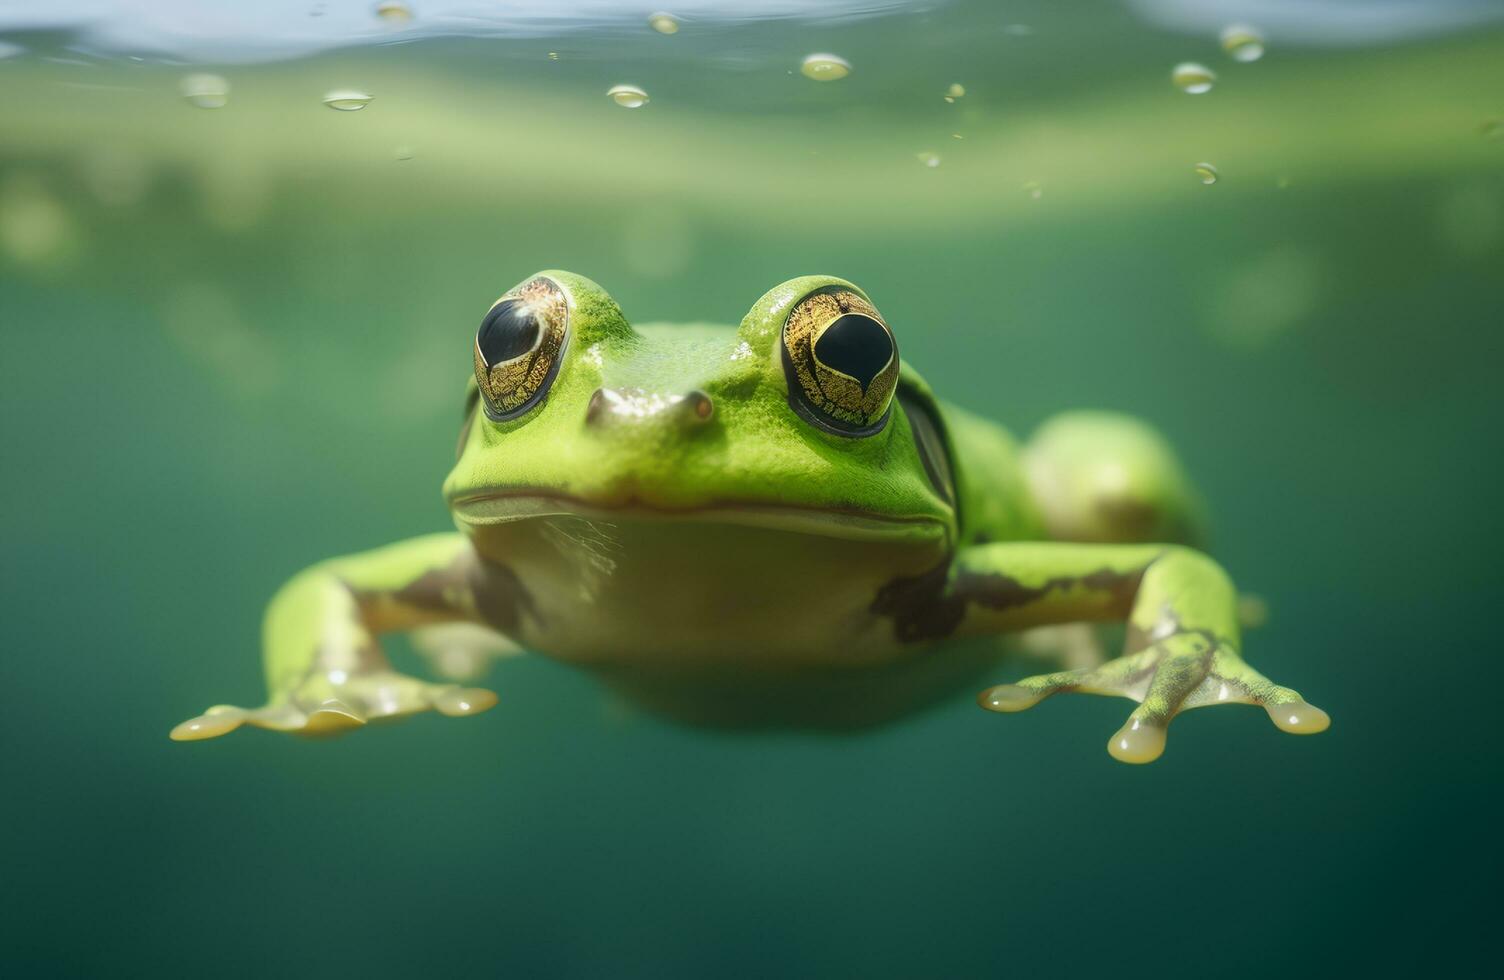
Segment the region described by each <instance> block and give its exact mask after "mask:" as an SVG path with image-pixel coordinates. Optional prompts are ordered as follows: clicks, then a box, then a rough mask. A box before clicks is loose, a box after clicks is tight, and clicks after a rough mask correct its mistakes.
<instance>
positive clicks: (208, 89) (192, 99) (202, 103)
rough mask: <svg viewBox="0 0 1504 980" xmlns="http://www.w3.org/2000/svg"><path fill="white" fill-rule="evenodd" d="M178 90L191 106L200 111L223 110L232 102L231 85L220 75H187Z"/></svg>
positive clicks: (179, 84)
mask: <svg viewBox="0 0 1504 980" xmlns="http://www.w3.org/2000/svg"><path fill="white" fill-rule="evenodd" d="M178 89H179V91H181V92H182V93H183V98H185V99H187V100H188V103H189V105H195V106H198V107H199V108H200V109H223V108H224V107H225V103H226V102H229V101H230V83H229V82H227V81H225V80H224V78H223V77H222V76H220V75H208V74H197V75H187V76H185V77H184V78H183V80H182V81H181V82H179V83H178Z"/></svg>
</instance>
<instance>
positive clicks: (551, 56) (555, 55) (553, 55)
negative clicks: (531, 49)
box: [548, 51, 559, 61]
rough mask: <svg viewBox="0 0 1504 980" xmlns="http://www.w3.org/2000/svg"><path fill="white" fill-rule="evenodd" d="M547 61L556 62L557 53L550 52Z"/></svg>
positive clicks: (557, 58)
mask: <svg viewBox="0 0 1504 980" xmlns="http://www.w3.org/2000/svg"><path fill="white" fill-rule="evenodd" d="M548 60H549V61H558V60H559V52H557V51H550V52H549V53H548Z"/></svg>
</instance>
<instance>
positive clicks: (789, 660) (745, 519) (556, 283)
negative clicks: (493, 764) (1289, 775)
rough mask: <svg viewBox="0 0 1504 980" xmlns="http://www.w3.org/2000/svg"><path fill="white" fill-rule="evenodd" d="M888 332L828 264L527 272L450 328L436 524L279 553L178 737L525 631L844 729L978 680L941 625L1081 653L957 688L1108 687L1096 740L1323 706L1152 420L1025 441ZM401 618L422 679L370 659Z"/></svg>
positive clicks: (646, 694)
mask: <svg viewBox="0 0 1504 980" xmlns="http://www.w3.org/2000/svg"><path fill="white" fill-rule="evenodd" d="M897 333H898V331H897V330H895V328H894V327H893V326H891V325H890V324H889V323H888V321H887V320H886V319H884V317H883V316H882V314H881V313H880V312H879V311H878V309H877V307H876V306H875V305H874V304H873V301H872V299H871V298H870V297H869V296H868V295H867V294H866V293H865V292H863V291H862V290H861V289H860V288H858V287H857V286H855V285H853V284H852V283H850V282H846V281H844V280H841V279H837V278H833V277H830V276H807V277H803V278H799V279H793V280H790V281H788V282H785V283H783V284H781V285H779V286H777V287H775V288H774V289H772V290H771V291H769V292H768V293H767V294H765V295H764V296H763V297H762V298H761V299H759V300H758V301H757V303H756V304H754V305H753V307H752V309H751V311H750V312H749V313H748V314H747V315H746V317H745V318H744V319H743V320H742V322H741V324H740V326H737V327H726V326H716V325H709V324H699V323H696V324H675V325H668V324H649V325H636V326H634V325H633V324H632V323H630V322H629V321H628V320H627V318H626V316H625V315H623V313H622V310H621V309H620V308H619V307H618V306H617V304H616V303H615V302H614V301H613V300H612V299H611V297H610V296H609V295H607V293H606V292H605V290H603V289H602V288H601V287H600V286H598V285H596V284H595V283H594V282H591V281H590V280H589V279H585V278H583V277H581V276H577V275H573V274H571V273H568V272H562V271H547V272H541V273H539V274H537V275H535V276H531V277H529V278H527V279H526V280H524V281H523V282H522V283H521V284H520V285H518V286H516V287H515V288H514V289H512V290H510V291H509V292H507V293H506V294H505V295H503V296H502V297H501V298H500V299H498V300H497V301H496V302H495V303H494V304H492V305H491V307H490V308H489V310H488V311H487V312H486V314H485V316H484V318H483V319H482V320H481V324H480V327H479V329H478V331H477V333H476V335H475V338H474V343H473V346H472V351H471V353H472V360H473V365H474V373H473V376H472V377H471V378H470V380H469V381H468V383H467V393H466V398H465V403H464V422H463V426H462V428H461V430H460V435H459V444H458V449H457V462H456V464H455V466H454V469H453V470H452V471H451V472H450V473H449V476H448V478H447V479H446V480H445V481H444V497H445V500H446V501H447V503H448V506H449V510H450V512H451V513H452V515H453V518H454V523H455V526H456V528H457V531H454V532H451V533H444V534H434V535H431V536H425V537H420V538H415V539H413V540H409V541H402V542H399V543H396V544H392V545H388V546H386V547H383V548H379V549H377V550H374V551H369V552H365V553H362V554H356V555H351V556H347V557H340V558H333V559H330V560H328V561H325V562H322V563H320V564H318V565H315V566H313V567H312V568H309V569H307V570H305V571H303V572H302V573H300V574H298V575H297V576H295V577H294V578H292V579H291V580H290V581H289V582H288V583H287V584H286V585H285V586H283V588H282V589H281V590H280V591H279V592H278V593H277V595H276V596H275V597H274V598H273V600H272V602H271V604H270V606H269V607H268V609H267V612H266V618H265V623H264V631H263V632H264V637H263V647H264V663H265V673H266V683H267V688H268V690H269V692H270V696H269V698H268V700H267V702H266V704H265V705H263V706H261V707H257V708H250V709H247V708H240V707H234V706H231V705H219V706H216V707H213V708H210V709H209V710H208V711H207V712H205V713H204V714H203V715H200V716H198V717H196V718H193V719H191V720H189V721H186V722H184V723H182V724H181V725H179V726H177V727H176V728H175V729H173V731H172V737H173V738H174V739H178V740H193V739H203V738H210V737H213V736H218V735H223V734H225V733H227V732H230V731H232V730H234V729H236V728H239V727H241V726H243V725H254V726H257V727H260V728H266V729H273V730H277V731H285V732H297V733H301V734H308V735H318V734H332V733H338V732H343V731H348V730H352V729H357V728H360V727H362V726H364V725H366V724H367V723H369V722H374V721H378V720H382V719H389V718H394V717H400V716H405V715H410V714H413V713H416V712H422V711H428V710H434V711H437V712H439V713H440V714H443V715H448V716H466V715H472V714H476V713H479V712H482V711H484V710H486V709H487V708H490V707H491V706H492V705H494V704H495V703H496V695H495V694H493V693H492V692H490V691H488V690H484V689H481V688H477V687H472V686H467V685H468V683H470V682H471V681H473V679H474V678H476V677H477V676H479V675H480V674H481V673H482V672H483V671H484V670H485V669H487V668H488V667H489V666H490V665H491V664H492V662H493V660H494V658H495V657H498V656H502V655H505V654H508V653H516V652H518V651H521V650H528V651H535V652H537V653H541V654H544V655H546V656H549V657H553V658H556V659H557V660H560V661H564V662H567V663H569V664H573V665H577V666H578V667H580V668H583V669H588V670H590V671H592V672H594V673H595V674H597V675H598V676H599V677H600V679H601V680H602V682H603V683H605V684H607V685H609V686H610V687H612V688H614V689H616V690H617V691H618V692H620V694H621V695H622V696H624V697H625V698H627V699H630V700H631V701H633V702H635V703H637V704H640V705H642V706H643V707H644V708H645V709H647V710H651V711H654V712H657V713H661V714H663V715H667V716H669V717H672V718H675V719H678V720H681V721H684V722H688V723H691V724H701V725H719V726H730V727H740V728H748V727H803V728H847V729H849V728H854V727H861V726H866V725H874V724H878V723H881V722H884V721H887V720H889V719H892V718H896V717H899V716H901V715H903V714H905V713H908V712H912V711H914V710H916V709H917V708H919V707H920V706H923V705H925V704H927V703H931V702H934V701H936V700H937V699H939V698H942V697H946V696H949V695H950V693H951V692H953V691H955V689H956V688H957V686H958V685H965V684H967V683H972V684H975V685H977V686H980V685H981V684H982V683H984V681H983V680H982V678H983V677H984V676H985V675H986V672H988V671H989V670H991V669H993V667H994V664H995V662H996V660H997V657H998V655H999V650H1000V648H1001V645H1000V644H998V643H995V642H985V641H972V642H966V641H965V638H967V637H998V636H1003V635H1005V634H1014V633H1020V632H1024V631H1029V632H1030V634H1031V635H1034V636H1040V635H1054V636H1056V637H1057V638H1059V639H1060V640H1061V642H1062V643H1063V644H1065V645H1066V646H1073V647H1075V649H1076V652H1077V656H1076V659H1075V662H1074V663H1072V664H1071V665H1070V666H1069V667H1068V669H1061V670H1056V671H1054V672H1049V673H1043V674H1040V675H1038V676H1033V677H1028V678H1026V679H1024V680H1020V681H1018V682H1017V683H1012V684H1001V685H996V686H992V687H989V688H987V689H986V690H983V691H982V692H981V694H980V695H979V697H978V700H979V703H980V704H981V706H982V707H984V708H987V709H990V710H992V711H996V712H1017V711H1021V710H1023V709H1026V708H1029V707H1031V706H1033V705H1035V704H1037V703H1039V702H1040V701H1042V700H1044V699H1045V698H1047V697H1049V696H1051V695H1054V694H1058V693H1061V692H1067V691H1082V692H1090V693H1095V694H1111V695H1119V696H1122V697H1127V698H1130V699H1132V700H1134V701H1136V702H1138V707H1137V708H1136V709H1134V711H1133V712H1132V714H1130V715H1129V716H1128V720H1127V723H1126V724H1125V725H1124V726H1123V727H1122V728H1121V729H1120V730H1119V731H1117V732H1116V733H1115V734H1114V735H1113V736H1112V738H1111V739H1110V740H1109V742H1108V745H1107V748H1108V751H1109V752H1110V753H1111V754H1112V755H1113V756H1114V757H1115V758H1117V759H1119V760H1122V761H1123V762H1129V763H1144V762H1150V761H1153V760H1154V759H1156V758H1158V757H1159V755H1160V754H1161V753H1162V752H1163V750H1164V746H1165V733H1166V729H1167V728H1168V726H1169V724H1170V721H1171V719H1173V718H1174V717H1175V716H1176V715H1177V714H1178V713H1179V712H1181V711H1184V710H1186V709H1188V708H1195V707H1202V706H1205V705H1215V704H1233V703H1248V704H1256V705H1260V706H1262V707H1263V708H1264V709H1265V710H1266V711H1267V712H1268V714H1269V717H1270V718H1271V719H1272V720H1273V722H1274V724H1275V725H1277V726H1278V727H1279V728H1281V729H1283V730H1285V731H1287V732H1294V733H1299V734H1305V733H1313V732H1319V731H1322V730H1323V729H1325V728H1326V727H1327V724H1328V718H1327V715H1326V714H1325V713H1324V712H1323V711H1321V710H1320V709H1319V708H1316V707H1314V706H1312V705H1310V704H1308V703H1307V702H1306V701H1305V700H1304V699H1303V698H1302V697H1301V696H1300V695H1299V694H1297V693H1296V692H1295V691H1293V690H1291V689H1290V688H1287V687H1282V686H1280V685H1277V684H1275V683H1273V682H1271V681H1270V680H1268V679H1267V678H1265V677H1264V675H1262V674H1260V673H1259V672H1258V671H1257V670H1255V669H1254V668H1253V667H1251V666H1249V665H1248V663H1247V662H1245V661H1244V659H1243V656H1242V647H1243V644H1242V640H1241V631H1240V625H1241V624H1240V621H1239V596H1238V593H1237V592H1236V590H1235V589H1234V587H1233V584H1232V582H1231V580H1230V579H1229V578H1228V576H1227V574H1226V573H1225V572H1224V571H1223V570H1222V568H1221V567H1220V566H1219V565H1218V564H1217V563H1216V562H1215V561H1213V560H1212V559H1211V558H1209V557H1207V556H1206V555H1205V554H1204V553H1202V552H1201V551H1199V550H1196V548H1195V547H1194V546H1195V544H1196V542H1197V540H1198V537H1199V529H1200V525H1201V519H1200V516H1199V514H1200V512H1199V505H1198V502H1197V501H1198V498H1197V495H1196V492H1195V491H1194V489H1193V488H1192V486H1191V485H1190V483H1189V481H1188V480H1187V478H1186V476H1185V474H1184V472H1183V470H1182V467H1181V465H1180V464H1179V462H1178V461H1177V460H1176V458H1175V456H1174V454H1173V453H1172V452H1171V451H1170V450H1169V448H1168V447H1167V445H1166V443H1165V441H1164V440H1163V439H1162V438H1161V437H1160V436H1159V435H1157V434H1156V433H1155V432H1154V431H1153V430H1152V429H1151V428H1149V427H1148V426H1146V425H1144V424H1143V423H1140V422H1137V421H1135V420H1133V419H1130V418H1127V417H1124V416H1119V415H1112V414H1106V413H1088V412H1073V413H1068V414H1064V415H1061V416H1058V417H1056V418H1054V419H1051V420H1050V421H1048V422H1046V423H1045V424H1044V425H1043V426H1042V427H1041V428H1040V429H1039V431H1038V432H1036V433H1035V434H1034V435H1033V436H1032V438H1030V439H1029V440H1028V441H1027V442H1024V443H1020V442H1019V441H1017V440H1015V439H1014V438H1013V437H1012V436H1010V435H1009V434H1008V432H1006V431H1005V430H1004V429H1002V428H1000V427H999V426H997V425H994V424H992V423H991V422H989V421H986V420H984V419H982V418H979V417H977V416H975V415H973V414H971V413H969V412H967V411H964V410H962V409H960V408H958V407H955V406H953V405H950V404H948V403H945V402H942V401H940V400H939V399H937V398H936V396H935V394H934V393H933V391H932V390H931V389H930V387H929V385H927V384H926V383H925V381H924V379H923V378H922V377H920V375H919V374H918V373H917V372H916V371H915V370H914V369H913V368H912V367H911V366H910V365H909V364H908V363H907V362H906V361H903V360H901V359H900V357H899V348H898V340H897ZM1080 623H1087V624H1105V623H1119V624H1122V628H1121V637H1122V639H1121V643H1122V651H1121V654H1120V655H1119V656H1117V657H1115V658H1112V659H1105V658H1100V657H1096V658H1094V657H1092V656H1091V655H1090V653H1091V651H1090V647H1089V645H1082V644H1076V643H1065V640H1066V637H1067V635H1068V634H1067V633H1066V632H1065V631H1068V630H1070V629H1082V628H1088V629H1091V627H1072V626H1064V625H1063V624H1080ZM1048 628H1053V629H1055V630H1057V631H1060V632H1057V633H1055V634H1043V633H1041V630H1042V629H1048ZM397 631H410V632H411V634H412V637H413V642H414V645H415V646H416V647H417V648H418V649H419V650H420V651H423V652H425V653H426V654H428V655H429V656H430V657H431V658H432V660H433V664H434V666H435V668H436V672H437V674H438V676H439V677H440V679H438V680H425V679H420V678H417V677H413V676H409V675H407V674H404V673H401V672H398V671H397V670H395V669H394V668H393V666H392V665H391V663H390V662H389V661H388V659H387V658H386V656H385V655H384V653H383V651H382V648H381V644H380V637H381V636H382V635H383V634H386V633H392V632H397Z"/></svg>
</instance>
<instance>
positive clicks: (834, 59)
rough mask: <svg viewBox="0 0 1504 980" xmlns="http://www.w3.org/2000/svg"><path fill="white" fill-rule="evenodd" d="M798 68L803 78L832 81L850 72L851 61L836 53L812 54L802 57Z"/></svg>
mask: <svg viewBox="0 0 1504 980" xmlns="http://www.w3.org/2000/svg"><path fill="white" fill-rule="evenodd" d="M799 70H800V71H802V72H803V73H804V77H805V78H813V79H814V80H815V81H817V82H833V81H835V80H836V79H838V78H845V77H846V76H847V75H850V74H851V62H849V61H847V60H846V59H845V58H842V57H841V56H840V55H836V54H829V53H821V54H812V55H810V56H809V57H807V58H805V59H804V63H803V64H802V65H800V66H799Z"/></svg>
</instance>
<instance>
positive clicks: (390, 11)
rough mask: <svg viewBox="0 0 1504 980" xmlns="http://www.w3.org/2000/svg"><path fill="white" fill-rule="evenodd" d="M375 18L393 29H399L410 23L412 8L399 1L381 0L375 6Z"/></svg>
mask: <svg viewBox="0 0 1504 980" xmlns="http://www.w3.org/2000/svg"><path fill="white" fill-rule="evenodd" d="M376 16H377V17H380V18H381V19H382V20H384V21H386V22H387V23H388V24H391V25H392V26H393V27H400V26H401V25H403V24H407V23H410V22H411V21H412V19H413V8H411V7H409V6H408V5H407V4H405V3H401V2H400V0H382V2H381V3H378V4H377V5H376Z"/></svg>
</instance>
